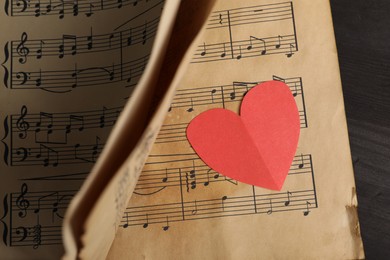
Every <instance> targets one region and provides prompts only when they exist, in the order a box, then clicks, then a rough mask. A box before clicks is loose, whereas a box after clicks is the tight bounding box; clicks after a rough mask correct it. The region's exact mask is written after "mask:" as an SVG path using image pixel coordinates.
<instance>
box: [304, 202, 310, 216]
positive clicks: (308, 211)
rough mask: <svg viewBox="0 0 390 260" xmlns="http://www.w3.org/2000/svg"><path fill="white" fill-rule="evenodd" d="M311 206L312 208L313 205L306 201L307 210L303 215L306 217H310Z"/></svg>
mask: <svg viewBox="0 0 390 260" xmlns="http://www.w3.org/2000/svg"><path fill="white" fill-rule="evenodd" d="M309 206H311V203H310V202H308V201H306V210H305V211H304V212H303V215H304V216H305V217H306V216H307V215H309V213H310V210H309Z"/></svg>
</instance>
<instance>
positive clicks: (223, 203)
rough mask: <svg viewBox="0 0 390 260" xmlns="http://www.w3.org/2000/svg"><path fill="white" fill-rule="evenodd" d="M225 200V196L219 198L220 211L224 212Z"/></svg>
mask: <svg viewBox="0 0 390 260" xmlns="http://www.w3.org/2000/svg"><path fill="white" fill-rule="evenodd" d="M225 200H227V196H223V197H222V198H221V205H222V211H225Z"/></svg>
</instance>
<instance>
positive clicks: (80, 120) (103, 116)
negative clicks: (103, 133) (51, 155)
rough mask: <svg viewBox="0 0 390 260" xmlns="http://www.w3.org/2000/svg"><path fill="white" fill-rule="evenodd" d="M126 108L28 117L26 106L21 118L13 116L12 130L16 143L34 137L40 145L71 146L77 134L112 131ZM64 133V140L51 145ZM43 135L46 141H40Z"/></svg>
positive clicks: (38, 114)
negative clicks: (59, 144)
mask: <svg viewBox="0 0 390 260" xmlns="http://www.w3.org/2000/svg"><path fill="white" fill-rule="evenodd" d="M121 111H122V107H113V108H106V107H104V106H103V107H102V108H101V109H100V110H90V111H79V112H72V113H63V112H62V113H48V112H40V113H35V114H34V113H28V109H27V107H26V106H22V108H21V111H20V114H18V115H11V116H10V118H11V120H10V125H11V127H10V129H9V130H8V131H11V133H13V134H14V137H13V138H14V139H17V138H19V139H25V138H26V137H27V136H28V135H30V134H32V135H33V136H34V137H35V142H36V143H63V144H66V143H67V141H66V140H67V138H66V136H67V135H70V134H71V133H73V132H76V133H77V132H83V131H85V130H88V129H96V128H105V127H112V126H113V125H114V124H115V122H116V120H117V119H118V117H119V114H120V112H121ZM58 133H61V138H57V139H54V140H52V141H50V135H52V136H55V135H57V137H58V135H59V134H58ZM40 134H43V135H42V136H43V137H44V138H41V139H40V138H39V135H40Z"/></svg>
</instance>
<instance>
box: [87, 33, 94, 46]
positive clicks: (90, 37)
mask: <svg viewBox="0 0 390 260" xmlns="http://www.w3.org/2000/svg"><path fill="white" fill-rule="evenodd" d="M87 42H88V43H87V48H88V50H91V49H92V48H93V34H92V27H91V33H90V35H88V36H87Z"/></svg>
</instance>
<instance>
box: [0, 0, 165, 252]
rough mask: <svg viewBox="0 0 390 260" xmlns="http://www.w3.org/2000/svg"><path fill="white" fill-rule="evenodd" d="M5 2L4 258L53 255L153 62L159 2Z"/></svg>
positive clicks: (1, 17)
mask: <svg viewBox="0 0 390 260" xmlns="http://www.w3.org/2000/svg"><path fill="white" fill-rule="evenodd" d="M171 2H172V1H171ZM1 5H2V7H1V12H0V28H1V32H2V34H1V36H0V46H1V49H2V51H1V54H0V59H1V63H2V68H1V79H2V81H1V82H2V83H1V88H0V119H1V125H2V127H1V130H0V131H1V132H0V136H1V137H0V138H1V144H0V153H1V160H0V179H1V181H0V191H1V202H2V204H1V211H0V232H1V242H0V251H1V256H0V258H2V259H23V258H29V259H53V258H57V259H58V258H59V257H61V256H62V255H63V253H64V250H63V246H62V222H63V218H64V216H65V211H66V209H67V207H68V205H69V203H70V201H71V200H72V199H73V197H74V195H75V194H76V192H77V190H78V189H79V187H80V186H81V184H82V182H83V180H84V179H85V177H86V176H87V175H88V173H89V171H90V170H91V168H92V166H93V165H94V164H95V162H96V161H97V159H98V157H99V155H100V153H101V152H102V150H103V147H104V146H105V143H106V141H107V138H108V135H109V133H110V131H111V129H112V126H113V125H114V124H115V123H116V121H117V120H118V118H119V115H120V114H121V112H122V110H123V107H124V106H125V104H126V103H127V102H128V100H131V95H132V93H133V89H134V88H135V86H136V85H137V82H138V81H139V79H140V78H141V75H142V74H143V72H144V70H147V69H148V68H149V64H148V61H149V58H150V54H151V50H152V47H153V42H154V38H155V37H156V34H157V28H158V26H159V22H160V19H161V12H162V9H163V7H164V1H162V0H123V1H118V0H85V1H83V0H80V1H77V0H76V1H63V0H5V1H2V3H1ZM167 37H168V35H167ZM168 39H169V38H168ZM161 55H163V53H162V54H161ZM160 59H161V58H160ZM143 117H145V116H143Z"/></svg>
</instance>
